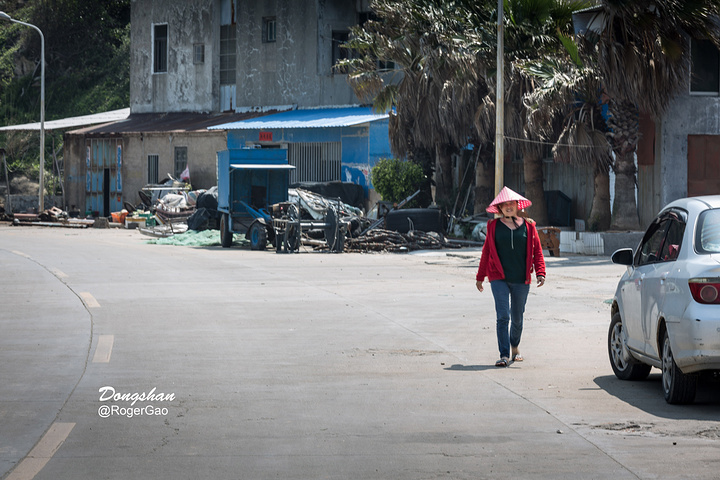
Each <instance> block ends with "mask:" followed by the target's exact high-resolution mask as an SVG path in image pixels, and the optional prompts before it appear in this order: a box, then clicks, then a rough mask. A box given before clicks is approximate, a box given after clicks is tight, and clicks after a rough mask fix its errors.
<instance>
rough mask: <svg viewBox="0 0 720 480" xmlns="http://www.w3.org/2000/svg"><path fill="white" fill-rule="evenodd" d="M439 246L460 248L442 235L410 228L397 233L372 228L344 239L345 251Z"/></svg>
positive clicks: (382, 250) (394, 249)
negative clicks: (356, 235)
mask: <svg viewBox="0 0 720 480" xmlns="http://www.w3.org/2000/svg"><path fill="white" fill-rule="evenodd" d="M441 248H461V245H458V244H456V243H452V242H449V241H448V240H447V239H446V238H445V237H444V236H443V235H441V234H439V233H435V232H428V233H426V232H421V231H419V230H411V231H409V232H408V233H399V232H395V231H392V230H384V229H382V228H374V229H372V230H369V231H367V232H365V233H364V234H362V235H360V236H359V237H356V238H346V239H345V251H346V252H368V251H372V252H407V251H412V250H432V249H441Z"/></svg>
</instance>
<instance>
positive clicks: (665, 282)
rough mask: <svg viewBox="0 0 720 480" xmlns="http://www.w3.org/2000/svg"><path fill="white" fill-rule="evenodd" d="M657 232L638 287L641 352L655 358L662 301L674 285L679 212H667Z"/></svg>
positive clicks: (680, 234) (681, 223)
mask: <svg viewBox="0 0 720 480" xmlns="http://www.w3.org/2000/svg"><path fill="white" fill-rule="evenodd" d="M658 232H663V233H662V241H661V243H660V246H659V247H658V250H657V252H658V254H657V255H656V257H655V259H654V260H653V261H652V263H649V264H648V265H647V269H646V271H645V277H644V278H643V281H642V287H641V295H642V301H641V317H642V331H643V339H644V344H645V346H644V348H645V349H644V351H645V354H646V355H648V356H650V357H653V358H656V359H659V358H660V351H659V348H660V347H659V345H658V342H657V329H658V321H659V319H660V318H661V317H662V316H663V315H664V311H665V302H666V301H667V299H668V297H669V296H670V297H672V294H673V291H674V290H676V288H677V286H676V284H675V282H674V280H673V270H674V269H675V261H676V259H677V257H678V255H679V253H680V246H681V245H682V239H683V234H684V232H685V221H684V217H683V215H682V214H681V212H672V211H671V212H667V213H666V214H665V215H664V216H663V218H662V221H661V228H660V229H659V230H658ZM658 238H660V235H658Z"/></svg>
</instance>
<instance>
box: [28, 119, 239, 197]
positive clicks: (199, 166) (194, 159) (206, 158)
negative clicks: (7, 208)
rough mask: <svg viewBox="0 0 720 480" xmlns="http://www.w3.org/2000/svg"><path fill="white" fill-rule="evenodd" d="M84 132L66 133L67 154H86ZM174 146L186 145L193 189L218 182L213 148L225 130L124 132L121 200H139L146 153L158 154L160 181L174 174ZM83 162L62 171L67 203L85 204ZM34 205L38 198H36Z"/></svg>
mask: <svg viewBox="0 0 720 480" xmlns="http://www.w3.org/2000/svg"><path fill="white" fill-rule="evenodd" d="M85 140H86V139H85V136H84V135H82V134H66V135H65V155H66V158H76V159H82V158H85ZM175 147H187V154H188V166H189V169H190V182H191V184H192V187H193V189H209V188H210V187H212V186H215V185H216V184H217V172H216V164H215V152H218V151H220V150H224V149H225V148H227V139H226V136H225V132H224V131H222V130H220V131H215V132H189V133H187V132H184V133H178V132H168V133H150V134H148V133H143V134H139V133H131V134H127V133H126V134H123V155H124V158H123V166H122V181H123V193H122V201H123V203H124V202H129V203H131V204H133V205H137V204H138V203H140V195H139V194H138V192H139V191H140V189H141V188H142V187H144V186H145V185H147V183H148V178H147V175H148V165H147V158H148V155H158V176H159V180H160V181H162V180H163V179H165V178H166V176H167V174H168V173H169V174H171V175H173V174H174V170H175ZM85 188H86V187H85V163H84V162H70V163H68V165H67V167H66V171H65V196H66V204H67V207H68V208H70V207H71V206H72V205H76V206H78V208H80V209H83V208H84V206H85ZM36 205H37V202H36Z"/></svg>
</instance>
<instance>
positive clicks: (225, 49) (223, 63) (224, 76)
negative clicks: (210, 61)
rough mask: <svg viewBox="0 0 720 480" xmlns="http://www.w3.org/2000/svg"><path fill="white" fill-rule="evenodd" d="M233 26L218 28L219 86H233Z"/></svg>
mask: <svg viewBox="0 0 720 480" xmlns="http://www.w3.org/2000/svg"><path fill="white" fill-rule="evenodd" d="M235 52H236V42H235V25H221V26H220V85H234V84H235V76H236V75H235V62H236V60H237V55H236V53H235Z"/></svg>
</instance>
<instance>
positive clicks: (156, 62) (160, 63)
mask: <svg viewBox="0 0 720 480" xmlns="http://www.w3.org/2000/svg"><path fill="white" fill-rule="evenodd" d="M167 50H168V28H167V24H165V25H155V26H154V27H153V73H166V72H167V57H168V53H167Z"/></svg>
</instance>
